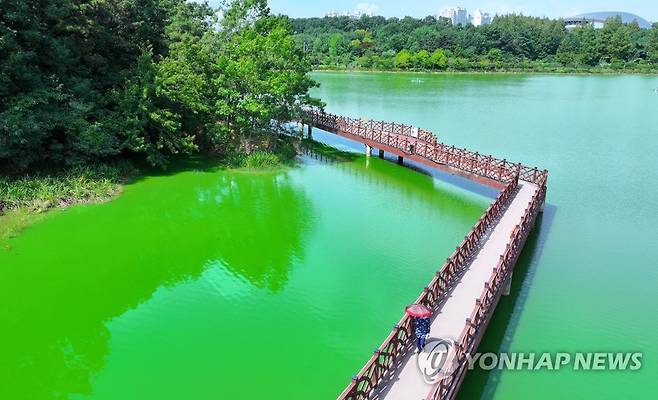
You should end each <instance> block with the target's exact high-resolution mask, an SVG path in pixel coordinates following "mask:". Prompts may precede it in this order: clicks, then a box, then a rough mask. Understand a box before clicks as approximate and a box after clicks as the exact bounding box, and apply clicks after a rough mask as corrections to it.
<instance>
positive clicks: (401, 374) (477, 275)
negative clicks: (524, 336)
mask: <svg viewBox="0 0 658 400" xmlns="http://www.w3.org/2000/svg"><path fill="white" fill-rule="evenodd" d="M537 190H538V187H537V185H535V184H533V183H529V182H523V183H519V189H518V192H517V194H516V195H515V196H514V198H513V199H512V202H511V203H510V205H509V206H508V208H507V210H506V211H505V213H504V214H503V215H502V217H501V218H500V220H499V221H498V223H496V225H495V226H494V227H493V228H492V231H491V233H490V234H489V235H488V237H486V238H485V239H484V240H483V242H482V247H481V248H480V249H479V250H478V252H477V254H476V255H475V257H474V258H473V261H471V263H470V264H469V265H468V266H467V267H466V270H465V272H464V274H463V276H462V277H461V278H459V279H458V280H457V282H456V284H455V285H454V287H453V289H452V290H451V291H450V292H449V294H448V298H447V299H446V301H445V302H444V303H443V304H442V305H441V306H440V307H439V308H438V310H437V312H436V313H435V317H434V319H433V321H432V327H431V330H430V339H431V338H436V339H452V340H455V341H456V340H457V339H458V338H459V336H460V335H461V333H462V330H463V328H464V321H465V320H466V319H467V318H469V317H470V316H471V313H472V311H473V307H474V306H475V301H476V300H477V299H478V297H479V296H480V294H481V292H482V289H483V288H484V284H485V283H487V282H489V280H490V279H491V277H492V276H493V275H494V273H495V271H494V269H495V267H496V264H497V263H495V262H493V263H492V262H491V260H499V259H500V256H501V255H502V254H503V253H504V252H505V250H506V248H507V243H508V242H509V238H510V236H511V235H512V232H513V231H514V229H515V228H516V225H518V224H519V223H520V222H521V218H522V217H523V213H524V210H525V208H526V207H527V205H528V203H529V202H530V201H531V199H532V196H533V194H534V193H535V192H536V191H537ZM508 282H509V281H508ZM425 350H426V351H428V350H429V349H428V348H426V349H425ZM421 356H422V355H421ZM416 357H418V355H416V354H415V352H413V351H412V352H409V353H408V354H407V356H405V358H404V361H403V362H402V365H401V367H400V368H398V369H397V370H396V372H395V373H394V374H392V376H391V377H389V379H387V381H385V382H383V383H384V384H383V385H381V388H378V389H379V390H377V391H376V392H375V393H374V395H375V396H376V397H378V398H381V399H387V400H403V399H404V400H413V399H418V400H420V399H423V400H424V399H425V398H427V395H428V393H429V392H430V391H431V389H432V385H429V384H427V383H425V380H424V379H423V376H422V375H421V373H420V371H419V369H418V365H417V362H416Z"/></svg>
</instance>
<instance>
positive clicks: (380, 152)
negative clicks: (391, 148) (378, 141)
mask: <svg viewBox="0 0 658 400" xmlns="http://www.w3.org/2000/svg"><path fill="white" fill-rule="evenodd" d="M379 158H384V150H381V149H380V150H379Z"/></svg>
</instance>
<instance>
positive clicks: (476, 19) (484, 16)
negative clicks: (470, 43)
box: [471, 9, 491, 26]
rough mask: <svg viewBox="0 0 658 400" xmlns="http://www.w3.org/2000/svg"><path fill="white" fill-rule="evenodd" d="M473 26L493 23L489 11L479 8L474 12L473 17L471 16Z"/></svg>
mask: <svg viewBox="0 0 658 400" xmlns="http://www.w3.org/2000/svg"><path fill="white" fill-rule="evenodd" d="M471 22H472V23H473V26H482V25H489V24H490V23H491V16H490V15H489V13H485V12H482V10H480V9H477V10H475V12H474V13H473V18H471Z"/></svg>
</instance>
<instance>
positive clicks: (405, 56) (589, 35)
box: [293, 15, 658, 72]
mask: <svg viewBox="0 0 658 400" xmlns="http://www.w3.org/2000/svg"><path fill="white" fill-rule="evenodd" d="M293 25H294V28H295V34H296V35H295V37H296V39H297V41H298V42H299V44H300V47H302V48H303V49H304V51H305V52H307V53H308V54H310V56H311V59H312V61H313V63H314V65H315V66H321V67H342V68H345V67H349V68H355V67H356V68H375V69H426V70H457V71H459V70H497V69H507V70H510V69H512V70H514V69H533V70H552V71H561V70H564V71H569V70H571V71H573V70H597V69H599V70H603V69H605V70H633V71H647V72H648V71H658V24H657V25H654V26H653V28H652V29H640V27H639V26H638V25H637V24H636V23H633V24H629V25H626V24H623V23H622V22H621V19H619V18H613V19H610V20H608V21H607V23H606V24H605V27H604V28H603V29H595V28H594V27H592V26H583V27H579V28H576V29H574V30H572V31H568V30H567V29H565V27H564V22H563V21H562V20H551V19H546V18H533V17H526V16H520V15H507V16H501V17H496V18H494V21H493V23H492V24H491V25H485V26H480V27H474V26H472V25H468V26H461V25H460V26H452V24H451V23H450V22H449V21H447V20H443V19H440V20H437V19H435V18H434V17H427V18H424V19H414V18H411V17H405V18H403V19H398V18H389V19H386V18H384V17H367V16H363V17H361V18H360V19H352V18H349V17H338V18H306V19H295V20H293Z"/></svg>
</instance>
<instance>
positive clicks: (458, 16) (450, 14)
mask: <svg viewBox="0 0 658 400" xmlns="http://www.w3.org/2000/svg"><path fill="white" fill-rule="evenodd" d="M441 17H443V18H447V19H449V20H450V22H452V24H453V25H467V24H469V23H470V22H471V20H470V18H469V15H468V12H467V11H466V9H465V8H461V7H449V8H445V9H444V10H443V11H441Z"/></svg>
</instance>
